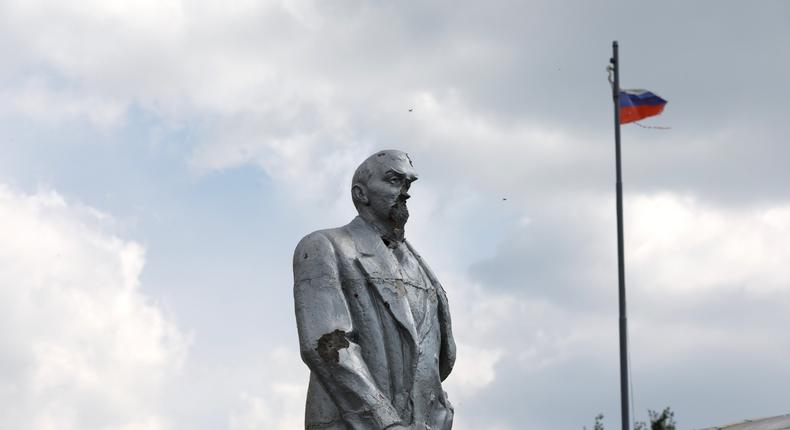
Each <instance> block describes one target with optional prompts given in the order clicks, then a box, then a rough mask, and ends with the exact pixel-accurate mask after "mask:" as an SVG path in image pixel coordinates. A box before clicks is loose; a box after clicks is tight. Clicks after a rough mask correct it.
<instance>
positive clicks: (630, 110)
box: [620, 90, 667, 124]
mask: <svg viewBox="0 0 790 430" xmlns="http://www.w3.org/2000/svg"><path fill="white" fill-rule="evenodd" d="M666 104H667V101H666V100H664V99H662V98H661V97H659V96H657V95H655V94H653V93H651V92H650V91H648V90H620V124H628V123H629V122H634V121H639V120H640V119H644V118H647V117H649V116H655V115H658V114H660V113H661V112H662V111H663V110H664V105H666Z"/></svg>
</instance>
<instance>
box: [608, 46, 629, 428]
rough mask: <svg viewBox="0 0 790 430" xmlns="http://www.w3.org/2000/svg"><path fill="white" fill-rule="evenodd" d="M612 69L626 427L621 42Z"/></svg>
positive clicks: (625, 420) (622, 394)
mask: <svg viewBox="0 0 790 430" xmlns="http://www.w3.org/2000/svg"><path fill="white" fill-rule="evenodd" d="M610 61H611V63H612V68H613V69H614V84H613V85H612V97H613V98H614V147H615V165H616V170H617V183H616V187H617V266H618V267H617V275H618V282H619V303H620V403H621V406H620V407H621V416H622V427H621V428H622V430H629V429H630V428H631V421H630V419H629V417H628V414H629V411H630V410H629V408H628V400H629V398H628V336H627V333H628V320H627V318H626V313H625V256H624V249H623V248H624V245H623V177H622V168H621V164H620V61H619V58H618V56H617V41H616V40H615V41H614V42H612V59H611V60H610Z"/></svg>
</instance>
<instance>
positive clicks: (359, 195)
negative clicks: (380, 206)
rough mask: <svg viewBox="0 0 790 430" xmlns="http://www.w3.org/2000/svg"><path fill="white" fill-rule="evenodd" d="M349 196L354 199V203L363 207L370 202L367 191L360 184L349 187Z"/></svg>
mask: <svg viewBox="0 0 790 430" xmlns="http://www.w3.org/2000/svg"><path fill="white" fill-rule="evenodd" d="M351 195H352V196H353V197H354V201H357V202H360V203H362V204H364V205H367V204H368V203H369V202H370V201H369V200H368V194H367V190H366V189H365V187H363V186H362V185H360V184H354V186H352V187H351Z"/></svg>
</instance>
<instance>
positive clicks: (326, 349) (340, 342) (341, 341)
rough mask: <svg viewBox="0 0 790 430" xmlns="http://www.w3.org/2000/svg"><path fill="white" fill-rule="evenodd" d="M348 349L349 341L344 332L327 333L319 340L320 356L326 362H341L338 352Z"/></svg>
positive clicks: (318, 349)
mask: <svg viewBox="0 0 790 430" xmlns="http://www.w3.org/2000/svg"><path fill="white" fill-rule="evenodd" d="M343 348H348V340H346V332H344V331H342V330H335V331H333V332H331V333H327V334H325V335H323V336H321V338H320V339H318V347H317V348H316V349H315V350H316V351H318V355H320V356H321V358H322V359H323V360H324V361H332V362H335V363H337V362H338V360H339V354H338V350H339V349H343Z"/></svg>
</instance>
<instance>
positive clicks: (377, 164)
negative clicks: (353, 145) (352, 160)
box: [351, 149, 417, 211]
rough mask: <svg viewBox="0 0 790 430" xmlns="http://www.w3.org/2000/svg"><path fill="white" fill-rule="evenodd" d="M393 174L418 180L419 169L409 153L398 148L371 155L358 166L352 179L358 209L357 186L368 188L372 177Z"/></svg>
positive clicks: (409, 181) (382, 177) (407, 180)
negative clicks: (415, 166) (355, 189)
mask: <svg viewBox="0 0 790 430" xmlns="http://www.w3.org/2000/svg"><path fill="white" fill-rule="evenodd" d="M393 176H402V177H403V179H404V181H405V182H408V183H411V182H414V181H416V180H417V171H416V170H415V169H414V165H413V164H412V162H411V158H410V157H409V154H407V153H405V152H403V151H398V150H397V149H385V150H383V151H378V152H376V153H375V154H373V155H371V156H370V157H368V158H367V159H365V161H363V162H362V164H360V165H359V167H357V170H356V171H355V172H354V177H353V178H352V180H351V199H352V200H353V201H354V206H356V208H357V211H359V205H360V203H366V202H360V198H359V196H358V193H355V192H354V187H355V186H363V187H365V188H368V184H369V182H370V180H371V179H373V178H378V179H385V178H388V177H389V178H390V179H392V178H391V177H393Z"/></svg>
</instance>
